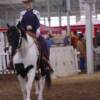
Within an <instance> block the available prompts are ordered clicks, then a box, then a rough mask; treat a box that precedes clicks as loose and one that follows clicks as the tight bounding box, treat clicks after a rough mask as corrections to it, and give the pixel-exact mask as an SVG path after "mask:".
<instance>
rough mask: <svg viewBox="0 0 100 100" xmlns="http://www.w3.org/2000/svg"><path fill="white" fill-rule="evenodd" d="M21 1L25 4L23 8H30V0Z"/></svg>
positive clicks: (31, 6)
mask: <svg viewBox="0 0 100 100" xmlns="http://www.w3.org/2000/svg"><path fill="white" fill-rule="evenodd" d="M22 2H23V4H24V5H25V8H26V9H27V10H30V9H32V8H33V5H32V0H23V1H22Z"/></svg>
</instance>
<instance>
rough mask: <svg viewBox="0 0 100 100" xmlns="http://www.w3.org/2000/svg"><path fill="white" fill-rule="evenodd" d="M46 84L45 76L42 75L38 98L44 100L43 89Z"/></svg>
mask: <svg viewBox="0 0 100 100" xmlns="http://www.w3.org/2000/svg"><path fill="white" fill-rule="evenodd" d="M44 86H45V77H41V78H40V80H39V95H38V100H43V90H44Z"/></svg>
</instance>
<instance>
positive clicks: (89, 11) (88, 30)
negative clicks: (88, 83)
mask: <svg viewBox="0 0 100 100" xmlns="http://www.w3.org/2000/svg"><path fill="white" fill-rule="evenodd" d="M92 33H93V30H92V3H87V4H86V48H87V49H86V51H87V73H88V74H93V72H94V63H93V40H92Z"/></svg>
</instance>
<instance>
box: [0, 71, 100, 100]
mask: <svg viewBox="0 0 100 100" xmlns="http://www.w3.org/2000/svg"><path fill="white" fill-rule="evenodd" d="M31 96H32V100H36V97H35V95H34V87H33V90H32V94H31ZM0 100H22V95H21V91H20V87H19V83H18V81H17V79H16V77H15V76H13V77H12V76H0ZM44 100H100V73H96V74H94V75H90V76H89V75H84V74H81V75H76V76H70V77H64V78H61V77H58V78H57V79H56V80H53V84H52V87H51V89H49V90H47V89H45V92H44Z"/></svg>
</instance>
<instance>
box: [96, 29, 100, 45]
mask: <svg viewBox="0 0 100 100" xmlns="http://www.w3.org/2000/svg"><path fill="white" fill-rule="evenodd" d="M95 41H96V46H100V30H99V31H98V32H97V34H96V40H95Z"/></svg>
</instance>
